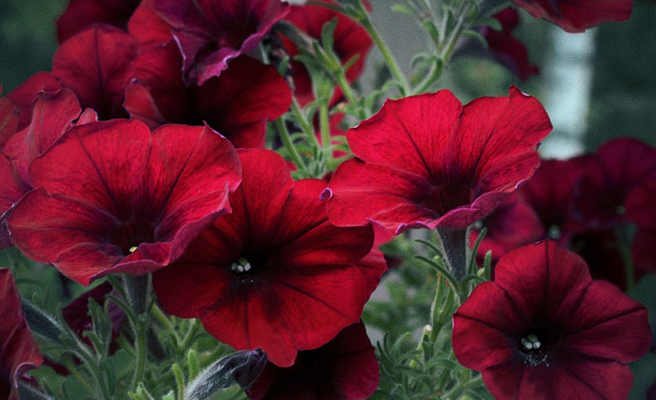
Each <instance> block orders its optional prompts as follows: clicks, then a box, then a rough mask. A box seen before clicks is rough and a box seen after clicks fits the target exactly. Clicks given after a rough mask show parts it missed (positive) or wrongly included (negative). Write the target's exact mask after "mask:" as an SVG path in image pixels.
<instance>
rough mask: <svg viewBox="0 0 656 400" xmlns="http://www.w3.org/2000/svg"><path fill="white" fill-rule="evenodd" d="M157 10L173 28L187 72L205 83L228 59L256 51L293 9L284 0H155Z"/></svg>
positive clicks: (190, 76) (223, 66)
mask: <svg viewBox="0 0 656 400" xmlns="http://www.w3.org/2000/svg"><path fill="white" fill-rule="evenodd" d="M154 10H155V12H156V13H157V14H159V16H161V17H162V18H163V19H164V20H165V21H167V22H168V23H169V24H170V25H171V26H172V27H173V31H172V33H173V36H174V37H175V38H176V41H177V42H178V43H179V45H180V49H181V50H182V54H183V55H184V72H185V73H186V74H187V75H188V76H189V78H191V79H192V80H194V81H196V82H197V83H198V84H199V85H202V84H203V83H205V81H207V80H208V79H209V78H211V77H213V76H219V75H221V72H222V71H223V70H224V69H226V68H227V67H228V62H229V61H230V60H231V59H233V58H237V57H239V56H240V55H242V54H246V53H247V52H249V51H251V50H253V49H254V48H255V47H257V45H258V44H259V43H260V41H261V40H262V38H263V37H264V36H265V35H266V34H267V33H268V32H269V31H270V30H271V28H272V27H273V25H274V24H275V23H276V22H278V21H280V20H281V19H282V18H284V17H285V15H287V13H288V12H289V5H288V4H287V3H286V2H282V1H280V0H209V1H202V2H198V1H194V0H155V3H154Z"/></svg>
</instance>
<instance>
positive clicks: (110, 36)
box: [52, 25, 136, 119]
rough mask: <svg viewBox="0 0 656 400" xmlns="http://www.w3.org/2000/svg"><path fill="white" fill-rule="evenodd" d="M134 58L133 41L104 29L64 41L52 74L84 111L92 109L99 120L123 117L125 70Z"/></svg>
mask: <svg viewBox="0 0 656 400" xmlns="http://www.w3.org/2000/svg"><path fill="white" fill-rule="evenodd" d="M135 55H136V41H135V40H134V39H133V38H132V37H130V35H128V34H127V33H125V32H123V31H121V30H119V29H117V28H114V27H111V26H108V25H105V26H100V27H97V28H93V29H89V30H86V31H84V32H81V33H79V34H77V35H75V36H74V37H72V38H71V39H70V40H67V41H66V42H65V43H63V44H62V46H61V47H60V48H59V49H58V50H57V53H55V56H54V58H53V67H52V70H53V74H54V75H55V76H56V77H57V78H59V79H60V80H61V81H62V84H63V85H64V86H65V87H67V88H69V89H71V90H72V91H73V92H75V94H76V95H77V97H78V99H79V100H80V103H81V104H82V107H83V108H87V107H90V108H93V109H94V110H96V111H97V112H98V115H99V116H100V118H101V119H109V118H116V117H122V116H124V115H125V110H123V107H122V104H123V98H124V91H125V87H126V86H127V83H128V82H127V80H128V75H127V73H128V66H129V64H130V62H131V61H132V59H133V58H134V56H135Z"/></svg>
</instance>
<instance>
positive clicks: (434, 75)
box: [413, 61, 444, 94]
mask: <svg viewBox="0 0 656 400" xmlns="http://www.w3.org/2000/svg"><path fill="white" fill-rule="evenodd" d="M443 70H444V62H442V61H438V62H437V63H436V64H435V66H434V67H433V70H432V71H431V74H430V75H429V76H428V77H427V78H426V79H424V81H423V82H421V83H420V84H419V87H418V88H417V89H416V90H414V91H413V93H415V94H420V93H424V92H425V91H427V90H428V89H430V87H431V86H432V85H433V83H435V81H437V80H438V79H440V76H442V71H443Z"/></svg>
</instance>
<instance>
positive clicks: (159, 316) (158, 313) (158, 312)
mask: <svg viewBox="0 0 656 400" xmlns="http://www.w3.org/2000/svg"><path fill="white" fill-rule="evenodd" d="M152 316H153V317H154V318H155V319H156V320H157V322H159V323H160V324H161V325H162V326H163V327H164V328H165V329H166V331H167V332H168V333H169V335H170V336H171V340H173V345H174V346H175V347H176V348H177V347H178V344H179V343H180V335H178V332H177V331H176V330H175V328H174V327H173V324H172V323H171V320H170V319H169V318H168V317H167V316H166V314H164V311H162V309H161V308H159V307H158V306H157V304H155V305H154V306H153V309H152Z"/></svg>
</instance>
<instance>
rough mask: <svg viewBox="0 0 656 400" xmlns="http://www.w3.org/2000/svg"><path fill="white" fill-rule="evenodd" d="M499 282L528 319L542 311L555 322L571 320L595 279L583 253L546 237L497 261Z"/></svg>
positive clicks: (519, 311) (496, 278)
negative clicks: (546, 239)
mask: <svg viewBox="0 0 656 400" xmlns="http://www.w3.org/2000/svg"><path fill="white" fill-rule="evenodd" d="M495 282H496V284H498V285H499V287H500V288H501V289H503V290H505V291H506V292H507V293H508V296H510V298H512V300H513V304H514V305H515V310H516V312H518V313H519V315H522V316H523V318H524V319H525V320H526V321H530V320H531V318H534V317H535V316H537V315H542V316H544V318H546V321H548V322H551V321H565V320H567V318H566V317H567V316H569V315H571V312H572V311H573V310H574V309H573V307H575V306H576V305H577V304H578V301H579V299H580V298H581V296H582V293H583V291H584V290H585V289H586V288H587V287H588V286H589V285H590V282H592V279H591V278H590V273H589V272H588V267H587V266H586V264H585V261H583V259H581V257H579V256H578V255H576V254H574V253H572V252H570V251H569V250H567V249H565V248H563V247H559V246H557V245H556V243H554V242H552V241H544V242H540V243H537V244H532V245H528V246H524V247H522V248H519V249H517V250H515V251H512V252H510V253H508V254H506V255H505V256H504V257H502V258H501V259H500V260H499V262H498V263H497V265H496V269H495ZM548 322H545V323H548Z"/></svg>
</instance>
